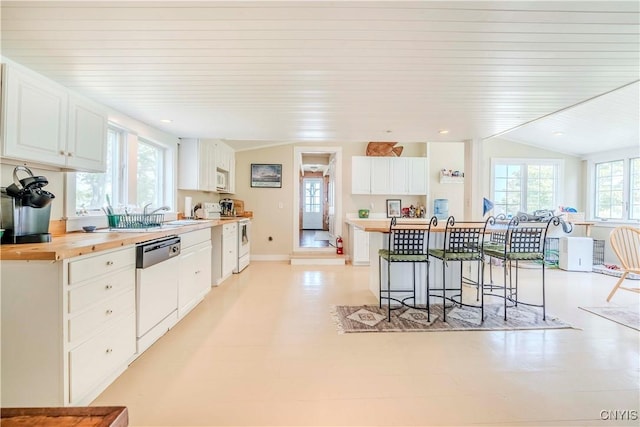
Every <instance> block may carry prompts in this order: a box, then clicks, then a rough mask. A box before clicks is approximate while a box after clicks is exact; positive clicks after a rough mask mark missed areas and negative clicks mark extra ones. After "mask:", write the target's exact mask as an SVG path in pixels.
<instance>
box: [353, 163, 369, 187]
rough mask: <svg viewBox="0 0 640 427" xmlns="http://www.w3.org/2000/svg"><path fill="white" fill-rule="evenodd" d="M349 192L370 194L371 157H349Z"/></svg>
mask: <svg viewBox="0 0 640 427" xmlns="http://www.w3.org/2000/svg"><path fill="white" fill-rule="evenodd" d="M351 194H371V157H363V156H353V157H352V158H351Z"/></svg>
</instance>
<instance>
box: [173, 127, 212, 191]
mask: <svg viewBox="0 0 640 427" xmlns="http://www.w3.org/2000/svg"><path fill="white" fill-rule="evenodd" d="M215 155H216V149H215V145H214V142H212V141H207V140H200V139H188V138H185V139H182V140H181V141H180V146H179V147H178V188H179V189H180V190H199V191H216V157H215Z"/></svg>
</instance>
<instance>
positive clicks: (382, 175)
mask: <svg viewBox="0 0 640 427" xmlns="http://www.w3.org/2000/svg"><path fill="white" fill-rule="evenodd" d="M391 160H392V159H391V157H371V194H395V193H394V192H393V190H392V186H391V176H392V175H393V169H392V164H391Z"/></svg>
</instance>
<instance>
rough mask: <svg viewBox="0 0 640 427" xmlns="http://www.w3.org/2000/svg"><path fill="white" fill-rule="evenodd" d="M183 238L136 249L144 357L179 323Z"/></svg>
mask: <svg viewBox="0 0 640 427" xmlns="http://www.w3.org/2000/svg"><path fill="white" fill-rule="evenodd" d="M178 255H180V237H178V236H169V237H163V238H161V239H156V240H150V241H147V242H142V243H140V244H138V245H137V246H136V309H137V310H136V343H137V352H138V354H142V352H143V351H145V350H146V349H147V348H149V347H150V346H151V344H153V343H154V342H156V341H157V340H158V338H160V337H161V336H162V335H164V334H165V333H166V332H167V331H168V330H169V329H171V328H172V327H173V325H175V324H176V323H177V322H178Z"/></svg>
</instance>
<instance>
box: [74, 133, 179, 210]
mask: <svg viewBox="0 0 640 427" xmlns="http://www.w3.org/2000/svg"><path fill="white" fill-rule="evenodd" d="M134 153H135V157H133V156H134ZM130 158H134V160H135V162H131V161H129V160H128V159H130ZM170 164H171V157H170V150H169V149H168V148H166V147H165V146H164V145H161V144H158V143H155V142H152V141H149V140H146V139H142V138H139V137H137V136H135V135H133V134H130V133H128V132H127V131H126V130H123V129H120V128H118V127H115V126H110V127H109V129H108V134H107V170H106V172H105V173H84V172H78V173H75V174H74V173H71V174H69V175H70V178H69V179H68V181H67V182H68V185H67V191H68V192H69V194H75V195H76V196H75V205H74V206H68V207H67V209H68V211H75V213H76V215H87V214H89V215H91V214H99V215H102V214H103V211H102V207H103V206H105V205H106V204H107V197H108V198H109V202H110V203H111V205H112V206H113V207H114V209H116V211H118V210H122V211H124V207H128V208H129V209H132V210H133V209H135V208H138V209H140V208H142V207H143V206H144V205H146V204H148V203H151V204H152V206H154V207H160V206H163V205H172V203H171V202H170V201H171V200H173V197H174V195H173V191H174V190H173V189H172V188H169V187H170V185H169V184H170V182H171V175H170V174H171V172H170V171H169V170H168V169H167V168H168V165H170ZM74 175H75V179H74Z"/></svg>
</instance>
